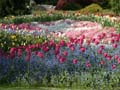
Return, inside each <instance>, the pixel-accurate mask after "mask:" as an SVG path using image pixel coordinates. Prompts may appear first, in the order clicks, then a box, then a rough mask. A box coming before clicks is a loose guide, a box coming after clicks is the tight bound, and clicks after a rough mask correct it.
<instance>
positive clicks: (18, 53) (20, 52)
mask: <svg viewBox="0 0 120 90" xmlns="http://www.w3.org/2000/svg"><path fill="white" fill-rule="evenodd" d="M17 55H18V57H20V56H22V50H21V49H18V52H17Z"/></svg>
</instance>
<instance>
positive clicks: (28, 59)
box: [25, 54, 31, 62]
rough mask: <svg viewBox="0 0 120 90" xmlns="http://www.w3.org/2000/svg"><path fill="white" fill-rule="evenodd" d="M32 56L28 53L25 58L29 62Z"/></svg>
mask: <svg viewBox="0 0 120 90" xmlns="http://www.w3.org/2000/svg"><path fill="white" fill-rule="evenodd" d="M30 57H31V55H30V54H28V55H27V56H26V57H25V60H26V61H27V62H29V61H30Z"/></svg>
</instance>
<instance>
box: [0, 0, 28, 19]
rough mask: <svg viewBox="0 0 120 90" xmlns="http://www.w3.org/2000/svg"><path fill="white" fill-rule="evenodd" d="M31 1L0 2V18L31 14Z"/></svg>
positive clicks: (12, 0)
mask: <svg viewBox="0 0 120 90" xmlns="http://www.w3.org/2000/svg"><path fill="white" fill-rule="evenodd" d="M29 4H30V0H0V17H4V16H7V15H23V14H28V13H30V12H29V11H30V7H29Z"/></svg>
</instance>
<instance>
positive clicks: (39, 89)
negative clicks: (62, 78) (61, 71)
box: [0, 87, 120, 90]
mask: <svg viewBox="0 0 120 90" xmlns="http://www.w3.org/2000/svg"><path fill="white" fill-rule="evenodd" d="M0 90H120V87H117V88H114V89H109V88H105V89H92V88H79V89H73V88H52V87H34V88H33V87H32V88H29V87H0Z"/></svg>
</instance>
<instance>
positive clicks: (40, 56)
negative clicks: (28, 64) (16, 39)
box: [36, 52, 44, 58]
mask: <svg viewBox="0 0 120 90" xmlns="http://www.w3.org/2000/svg"><path fill="white" fill-rule="evenodd" d="M36 55H37V56H38V57H39V58H43V57H44V55H43V53H41V52H37V53H36Z"/></svg>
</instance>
